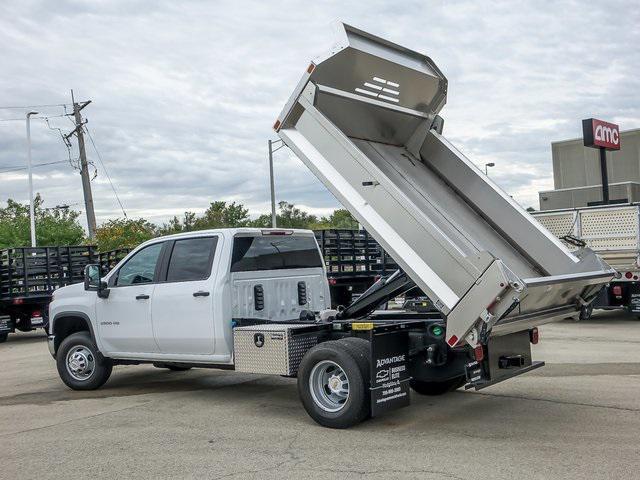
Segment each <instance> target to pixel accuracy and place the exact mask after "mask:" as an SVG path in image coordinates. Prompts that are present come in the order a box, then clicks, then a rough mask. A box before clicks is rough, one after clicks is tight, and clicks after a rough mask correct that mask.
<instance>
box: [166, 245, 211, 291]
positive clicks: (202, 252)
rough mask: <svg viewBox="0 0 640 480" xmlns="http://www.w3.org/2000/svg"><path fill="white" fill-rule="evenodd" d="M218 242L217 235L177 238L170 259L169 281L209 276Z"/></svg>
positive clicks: (192, 279)
mask: <svg viewBox="0 0 640 480" xmlns="http://www.w3.org/2000/svg"><path fill="white" fill-rule="evenodd" d="M217 243H218V238H217V237H199V238H187V239H184V240H176V242H175V243H174V245H173V250H172V252H171V259H170V260H169V269H168V270H167V282H188V281H195V280H205V279H207V278H209V275H210V274H211V264H212V262H213V256H214V254H215V252H216V244H217Z"/></svg>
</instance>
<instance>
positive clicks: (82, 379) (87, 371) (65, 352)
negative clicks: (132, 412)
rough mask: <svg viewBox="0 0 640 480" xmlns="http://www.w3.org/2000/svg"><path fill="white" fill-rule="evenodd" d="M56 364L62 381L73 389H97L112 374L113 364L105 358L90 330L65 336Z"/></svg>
mask: <svg viewBox="0 0 640 480" xmlns="http://www.w3.org/2000/svg"><path fill="white" fill-rule="evenodd" d="M56 366H57V367H58V374H59V375H60V378H61V379H62V381H63V382H64V383H65V384H66V385H67V386H68V387H69V388H71V389H73V390H95V389H97V388H100V387H101V386H102V385H104V384H105V382H106V381H107V380H109V377H110V376H111V370H112V368H113V365H112V363H111V361H110V360H109V359H106V358H104V357H103V356H102V355H101V354H100V352H99V351H98V347H96V344H95V343H94V342H93V340H92V339H91V335H89V333H88V332H77V333H74V334H73V335H69V336H68V337H67V338H65V339H64V340H63V341H62V343H61V344H60V347H59V348H58V352H57V354H56Z"/></svg>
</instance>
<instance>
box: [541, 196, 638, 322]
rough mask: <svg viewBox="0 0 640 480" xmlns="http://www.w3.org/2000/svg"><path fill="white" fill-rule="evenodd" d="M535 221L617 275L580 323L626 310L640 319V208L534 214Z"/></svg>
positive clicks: (602, 207)
mask: <svg viewBox="0 0 640 480" xmlns="http://www.w3.org/2000/svg"><path fill="white" fill-rule="evenodd" d="M532 215H533V216H534V218H535V219H536V220H537V221H538V222H540V223H541V224H542V225H543V226H544V227H545V228H547V229H548V230H549V231H550V232H551V233H552V234H553V235H555V236H556V237H558V238H559V239H560V240H561V241H562V242H563V243H564V244H565V245H566V246H567V248H568V249H569V250H571V251H576V250H578V249H579V248H580V247H581V246H587V247H589V248H591V249H592V250H593V251H594V252H596V253H597V254H598V255H600V256H601V257H602V258H603V259H604V260H605V261H606V262H607V263H608V264H609V265H611V267H613V268H615V270H616V271H617V274H616V276H615V278H614V279H612V280H611V282H609V283H607V284H606V285H604V286H603V288H602V290H600V293H599V294H598V296H597V297H596V298H595V300H594V301H593V302H592V303H590V304H587V305H584V306H583V307H582V309H581V311H580V314H579V315H576V316H574V318H575V319H576V320H586V319H588V318H589V317H591V313H592V312H593V309H594V308H595V309H603V310H613V309H622V310H626V311H628V312H629V313H632V314H634V315H636V316H638V317H639V318H640V204H638V203H629V204H616V205H599V206H593V207H581V208H563V209H556V210H543V211H539V212H532Z"/></svg>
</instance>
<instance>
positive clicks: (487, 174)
mask: <svg viewBox="0 0 640 480" xmlns="http://www.w3.org/2000/svg"><path fill="white" fill-rule="evenodd" d="M495 166H496V164H495V163H493V162H490V163H485V164H484V174H485V175H486V176H489V167H495Z"/></svg>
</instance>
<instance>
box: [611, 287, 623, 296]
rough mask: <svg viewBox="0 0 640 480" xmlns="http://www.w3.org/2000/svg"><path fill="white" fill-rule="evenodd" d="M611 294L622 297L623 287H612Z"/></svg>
mask: <svg viewBox="0 0 640 480" xmlns="http://www.w3.org/2000/svg"><path fill="white" fill-rule="evenodd" d="M611 293H613V294H614V295H615V296H617V297H620V296H622V287H621V286H620V285H615V286H613V287H611Z"/></svg>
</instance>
